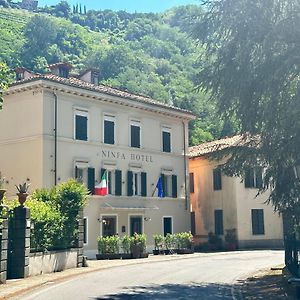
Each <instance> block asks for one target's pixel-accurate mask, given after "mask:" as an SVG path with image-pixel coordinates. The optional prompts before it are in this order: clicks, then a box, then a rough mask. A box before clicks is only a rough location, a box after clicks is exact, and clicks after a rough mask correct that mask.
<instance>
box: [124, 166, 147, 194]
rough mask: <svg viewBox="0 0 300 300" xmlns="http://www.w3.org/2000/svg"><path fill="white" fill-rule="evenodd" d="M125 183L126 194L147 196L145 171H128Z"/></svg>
mask: <svg viewBox="0 0 300 300" xmlns="http://www.w3.org/2000/svg"><path fill="white" fill-rule="evenodd" d="M127 184H128V185H127V194H128V196H142V197H146V196H147V173H145V172H140V171H128V173H127Z"/></svg>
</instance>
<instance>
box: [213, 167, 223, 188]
mask: <svg viewBox="0 0 300 300" xmlns="http://www.w3.org/2000/svg"><path fill="white" fill-rule="evenodd" d="M213 184H214V191H220V190H222V173H221V170H220V169H214V170H213Z"/></svg>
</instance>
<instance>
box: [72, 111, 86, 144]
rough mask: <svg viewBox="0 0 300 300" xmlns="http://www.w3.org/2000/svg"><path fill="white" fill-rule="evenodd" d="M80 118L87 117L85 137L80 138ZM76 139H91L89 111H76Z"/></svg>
mask: <svg viewBox="0 0 300 300" xmlns="http://www.w3.org/2000/svg"><path fill="white" fill-rule="evenodd" d="M77 117H78V118H77ZM80 118H85V119H86V132H85V138H80V137H79V136H78V134H79V131H78V128H77V126H78V121H79V119H80ZM74 140H76V141H84V142H87V141H88V140H89V113H88V111H83V110H75V112H74Z"/></svg>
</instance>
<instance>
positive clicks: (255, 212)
mask: <svg viewBox="0 0 300 300" xmlns="http://www.w3.org/2000/svg"><path fill="white" fill-rule="evenodd" d="M251 218H252V234H253V235H257V234H265V225H264V210H263V209H252V210H251Z"/></svg>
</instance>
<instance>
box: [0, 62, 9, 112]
mask: <svg viewBox="0 0 300 300" xmlns="http://www.w3.org/2000/svg"><path fill="white" fill-rule="evenodd" d="M9 76H10V72H9V68H8V66H7V65H6V64H5V63H4V62H0V109H1V108H2V103H3V92H4V91H5V90H6V89H7V88H8V84H9Z"/></svg>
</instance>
